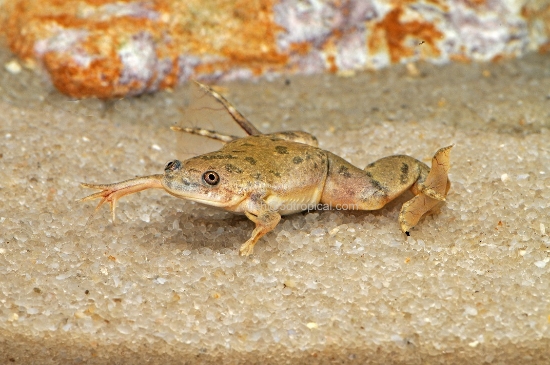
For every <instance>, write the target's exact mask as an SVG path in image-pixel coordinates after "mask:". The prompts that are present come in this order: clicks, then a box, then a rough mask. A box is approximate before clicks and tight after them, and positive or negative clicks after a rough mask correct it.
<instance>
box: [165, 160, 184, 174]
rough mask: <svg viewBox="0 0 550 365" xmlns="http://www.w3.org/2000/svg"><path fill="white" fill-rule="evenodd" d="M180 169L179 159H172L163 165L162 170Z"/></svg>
mask: <svg viewBox="0 0 550 365" xmlns="http://www.w3.org/2000/svg"><path fill="white" fill-rule="evenodd" d="M180 169H181V161H180V160H173V161H170V162H168V163H167V164H166V166H165V167H164V172H173V171H178V170H180Z"/></svg>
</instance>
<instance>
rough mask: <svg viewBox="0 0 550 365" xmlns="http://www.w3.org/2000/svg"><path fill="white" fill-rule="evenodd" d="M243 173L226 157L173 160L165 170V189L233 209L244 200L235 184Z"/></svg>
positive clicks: (188, 197) (163, 182) (212, 156)
mask: <svg viewBox="0 0 550 365" xmlns="http://www.w3.org/2000/svg"><path fill="white" fill-rule="evenodd" d="M239 171H240V170H239V168H238V167H236V166H234V165H233V164H231V163H229V162H228V161H227V158H226V156H223V155H212V154H207V155H202V156H198V157H194V158H191V159H189V160H186V161H179V160H173V161H170V162H168V163H167V164H166V166H165V168H164V176H163V178H162V186H163V187H164V188H165V189H166V191H167V192H169V193H170V194H172V195H174V196H176V197H178V198H182V199H188V200H192V201H196V202H199V203H203V204H207V205H212V206H216V207H222V208H229V209H230V208H231V207H232V206H235V205H236V204H238V203H240V202H241V201H242V200H243V199H244V196H241V194H240V192H239V190H240V189H238V185H239V184H238V183H235V181H236V180H238V178H237V176H235V174H236V173H238V172H239Z"/></svg>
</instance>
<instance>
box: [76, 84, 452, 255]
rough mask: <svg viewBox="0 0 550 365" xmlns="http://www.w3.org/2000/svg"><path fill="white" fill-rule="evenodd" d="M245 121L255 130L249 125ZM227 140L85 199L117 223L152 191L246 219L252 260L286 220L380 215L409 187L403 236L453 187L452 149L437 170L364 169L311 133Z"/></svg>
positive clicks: (394, 159)
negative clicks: (125, 208) (135, 196)
mask: <svg viewBox="0 0 550 365" xmlns="http://www.w3.org/2000/svg"><path fill="white" fill-rule="evenodd" d="M207 90H208V91H209V92H210V93H212V94H213V95H214V96H215V97H216V98H217V99H218V100H220V101H221V102H222V103H223V102H225V103H227V101H225V99H223V98H222V97H221V96H220V95H217V94H216V93H215V92H213V91H212V90H210V89H207ZM220 98H221V99H220ZM224 105H225V104H224ZM225 106H226V105H225ZM226 108H227V109H228V111H229V112H230V113H231V114H232V115H233V116H234V117H235V115H234V113H238V112H236V111H235V110H234V108H233V110H231V109H230V108H232V107H231V106H230V105H229V106H226ZM237 117H242V116H241V115H240V114H237V116H236V117H235V118H236V119H237ZM242 118H243V119H244V117H242ZM239 123H245V124H246V125H247V126H248V127H250V128H254V127H253V126H252V125H251V124H250V122H248V121H246V120H244V121H243V120H241V121H239ZM243 128H244V127H243ZM245 130H246V129H245ZM188 132H189V131H188ZM203 132H204V131H200V133H199V132H198V131H195V132H193V131H191V133H197V134H203ZM207 132H208V131H207ZM252 132H254V130H252ZM208 133H215V132H208ZM216 135H218V134H216ZM212 138H218V137H212ZM224 138H227V140H230V142H228V143H227V144H226V145H225V146H224V147H223V148H222V149H220V150H219V151H216V152H211V153H207V154H204V155H200V156H197V157H194V158H191V159H189V160H186V161H183V162H180V161H178V160H174V161H171V162H169V163H168V164H167V165H166V167H165V173H164V174H160V175H151V176H146V177H140V178H136V179H131V180H127V181H123V182H120V183H116V184H108V185H88V184H83V185H84V186H85V187H90V188H96V189H101V190H102V191H101V192H99V193H96V194H93V195H90V196H88V197H86V198H84V199H82V200H90V199H95V198H102V200H101V201H100V203H99V205H98V208H99V207H100V206H101V205H102V204H103V203H104V202H106V201H108V202H110V203H111V210H112V213H113V219H114V213H115V203H116V200H117V199H118V198H120V197H122V196H124V195H127V194H131V193H134V192H137V191H140V190H144V189H148V188H163V189H165V190H166V191H167V192H168V193H170V194H172V195H174V196H176V197H178V198H183V199H188V200H192V201H196V202H199V203H204V204H208V205H212V206H216V207H220V208H223V209H225V210H228V211H231V212H235V213H244V214H246V216H247V217H248V218H249V219H250V220H252V221H253V222H254V223H256V229H255V230H254V231H253V233H252V236H251V238H250V239H249V240H248V241H247V242H245V243H244V244H243V245H242V247H241V249H240V252H241V254H242V255H249V254H251V253H252V251H253V248H254V245H255V244H256V242H257V241H258V239H259V238H260V237H262V236H263V235H264V234H266V233H267V232H269V231H271V230H272V229H273V228H274V227H275V226H276V225H277V223H278V222H279V220H280V219H281V215H286V214H292V213H296V212H300V211H304V210H308V209H311V207H315V206H317V205H318V204H323V205H324V206H333V207H342V208H343V209H360V210H374V209H380V208H382V207H383V206H384V205H385V204H386V203H388V202H389V201H391V200H393V199H394V198H396V197H397V196H399V195H401V194H402V193H403V192H404V191H406V190H408V189H410V190H411V191H412V192H413V193H414V194H415V197H414V198H413V199H411V200H410V201H408V202H406V203H405V204H404V205H403V209H402V211H401V214H400V216H399V220H400V223H401V228H402V230H403V231H404V232H406V233H408V230H409V229H410V228H411V227H412V226H414V225H415V224H416V223H417V222H418V221H419V219H420V218H421V217H422V216H423V215H424V214H425V213H426V212H427V211H428V210H430V209H431V208H432V207H433V206H435V205H436V204H437V203H438V202H439V201H441V200H445V196H446V194H447V191H448V189H449V187H450V183H449V182H448V179H447V171H448V169H449V152H450V148H451V147H446V148H442V149H440V150H439V151H438V152H437V153H436V155H435V156H434V159H433V161H432V169H431V171H430V169H429V168H428V166H426V165H425V164H424V163H422V162H420V161H418V160H416V159H414V158H412V157H409V156H404V155H397V156H390V157H386V158H383V159H381V160H378V161H376V162H374V163H372V164H370V165H368V166H367V167H366V168H365V169H364V170H361V169H359V168H357V167H355V166H353V165H352V164H350V163H349V162H347V161H345V160H344V159H342V158H340V157H338V156H336V155H334V154H333V153H331V152H328V151H325V150H323V149H320V148H319V147H317V140H316V139H315V137H313V136H312V135H310V134H307V133H305V132H279V133H274V134H255V135H250V136H248V137H244V138H236V137H231V136H224ZM218 139H221V138H218Z"/></svg>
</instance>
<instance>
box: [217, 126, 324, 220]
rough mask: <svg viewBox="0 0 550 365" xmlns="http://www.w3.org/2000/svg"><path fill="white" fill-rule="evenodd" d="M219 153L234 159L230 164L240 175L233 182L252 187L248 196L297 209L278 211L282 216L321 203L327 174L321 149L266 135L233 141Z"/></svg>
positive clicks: (273, 204) (274, 204)
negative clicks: (251, 194)
mask: <svg viewBox="0 0 550 365" xmlns="http://www.w3.org/2000/svg"><path fill="white" fill-rule="evenodd" d="M218 153H223V154H226V155H231V156H234V157H236V159H234V160H233V161H234V162H233V163H234V164H235V163H238V164H239V166H240V169H239V170H240V171H242V173H241V174H240V175H241V176H238V177H237V176H235V179H237V180H241V186H245V185H248V186H253V188H252V190H254V189H255V191H251V193H259V194H265V195H266V198H265V199H266V202H267V203H268V204H270V205H271V206H274V207H278V206H282V205H286V206H289V205H294V206H296V209H279V211H280V213H281V214H290V213H294V212H297V211H301V210H305V209H307V208H305V209H300V207H304V206H307V205H311V204H317V203H318V202H319V200H320V197H321V194H322V190H323V187H324V182H325V179H326V176H327V171H328V161H327V155H326V152H325V151H324V150H322V149H320V148H317V147H313V146H310V145H307V144H303V143H298V142H293V141H288V140H284V139H281V138H277V137H276V136H271V135H269V134H267V135H258V136H249V137H245V138H241V139H238V140H235V141H233V142H230V143H228V144H227V145H225V146H224V148H222V149H221V150H220V151H218ZM237 180H236V181H237ZM251 182H254V183H253V184H252V185H251V184H250V183H251Z"/></svg>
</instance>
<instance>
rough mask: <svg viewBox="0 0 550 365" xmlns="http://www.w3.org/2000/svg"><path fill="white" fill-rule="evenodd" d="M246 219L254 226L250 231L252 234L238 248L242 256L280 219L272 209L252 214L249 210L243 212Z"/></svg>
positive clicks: (250, 250) (249, 251) (251, 249)
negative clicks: (254, 224)
mask: <svg viewBox="0 0 550 365" xmlns="http://www.w3.org/2000/svg"><path fill="white" fill-rule="evenodd" d="M245 214H246V216H247V217H248V219H250V220H251V221H252V222H254V223H256V228H255V229H254V231H252V235H251V236H250V238H249V239H248V241H246V242H245V243H243V245H242V246H241V248H240V250H239V251H240V253H241V255H242V256H248V255H250V254H251V253H252V251H254V246H255V245H256V242H258V240H259V239H260V238H261V237H262V236H263V235H265V234H266V233H267V232H269V231H271V230H273V228H275V226H277V224H278V223H279V221H280V220H281V215H280V214H279V213H277V212H276V211H273V210H265V211H261V212H260V213H259V214H258V215H255V214H252V213H250V212H245Z"/></svg>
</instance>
